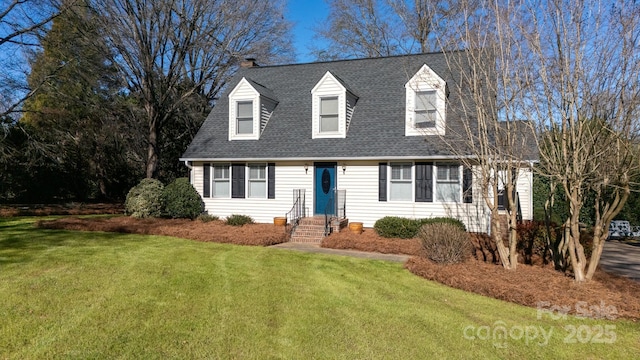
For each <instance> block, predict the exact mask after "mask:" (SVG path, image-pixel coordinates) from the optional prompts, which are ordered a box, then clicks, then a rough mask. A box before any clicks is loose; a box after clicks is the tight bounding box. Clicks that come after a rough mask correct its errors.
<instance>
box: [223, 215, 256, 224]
mask: <svg viewBox="0 0 640 360" xmlns="http://www.w3.org/2000/svg"><path fill="white" fill-rule="evenodd" d="M253 223H254V221H253V219H252V218H251V216H247V215H237V214H232V215H229V216H227V225H233V226H242V225H245V224H253Z"/></svg>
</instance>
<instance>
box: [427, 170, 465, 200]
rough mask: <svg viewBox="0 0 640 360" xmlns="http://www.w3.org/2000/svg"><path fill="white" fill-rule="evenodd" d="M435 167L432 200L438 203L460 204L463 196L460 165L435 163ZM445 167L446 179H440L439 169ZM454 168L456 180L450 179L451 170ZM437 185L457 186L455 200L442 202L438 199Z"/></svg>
mask: <svg viewBox="0 0 640 360" xmlns="http://www.w3.org/2000/svg"><path fill="white" fill-rule="evenodd" d="M435 167H436V169H435V170H436V171H435V173H436V174H435V176H434V181H435V187H434V189H435V191H434V192H435V197H434V200H435V201H436V202H439V203H462V200H463V194H462V185H463V184H462V175H464V174H461V168H462V166H461V164H459V163H436V164H435ZM443 167H446V168H447V169H448V171H447V179H440V168H443ZM454 167H455V168H456V172H455V173H456V176H457V179H455V180H452V179H451V170H452V169H453V168H454ZM439 184H456V185H458V194H457V198H455V199H453V200H443V199H441V198H440V192H439V191H438V185H439Z"/></svg>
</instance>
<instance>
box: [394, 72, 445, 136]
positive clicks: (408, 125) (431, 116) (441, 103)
mask: <svg viewBox="0 0 640 360" xmlns="http://www.w3.org/2000/svg"><path fill="white" fill-rule="evenodd" d="M404 86H405V89H406V105H405V107H406V115H405V127H404V134H405V136H424V135H444V134H445V119H446V82H445V81H444V80H443V79H442V78H441V77H440V76H438V74H436V73H435V72H434V71H433V70H431V68H429V67H428V66H427V65H426V64H425V65H423V66H422V67H421V68H420V70H418V72H417V73H416V74H415V75H413V77H412V78H411V79H410V80H409V81H408V82H407V83H406V84H405V85H404Z"/></svg>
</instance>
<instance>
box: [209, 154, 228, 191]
mask: <svg viewBox="0 0 640 360" xmlns="http://www.w3.org/2000/svg"><path fill="white" fill-rule="evenodd" d="M216 168H223V169H225V170H226V173H227V177H226V178H216ZM217 182H220V183H223V182H226V183H227V195H226V196H217V195H216V183H217ZM211 197H212V198H214V199H230V198H231V164H229V163H219V164H211Z"/></svg>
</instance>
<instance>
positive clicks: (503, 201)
mask: <svg viewBox="0 0 640 360" xmlns="http://www.w3.org/2000/svg"><path fill="white" fill-rule="evenodd" d="M505 195H506V193H505V191H504V189H499V190H498V210H506V207H505V205H506V204H507V199H506V197H505Z"/></svg>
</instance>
